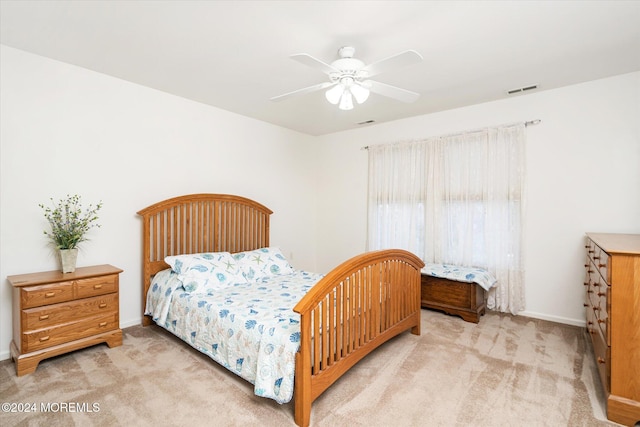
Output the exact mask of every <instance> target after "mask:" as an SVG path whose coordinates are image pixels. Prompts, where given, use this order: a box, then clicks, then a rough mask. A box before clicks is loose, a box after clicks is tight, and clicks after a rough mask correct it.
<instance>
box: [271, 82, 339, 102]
mask: <svg viewBox="0 0 640 427" xmlns="http://www.w3.org/2000/svg"><path fill="white" fill-rule="evenodd" d="M335 84H337V83H331V82H325V83H319V84H317V85H313V86H309V87H305V88H302V89H298V90H294V91H293V92H289V93H285V94H282V95H278V96H274V97H273V98H271V100H272V101H282V100H283V99H286V98H289V97H292V96H297V95H304V94H307V93H311V92H315V91H317V90H322V89H324V88H328V87H329V86H333V85H335Z"/></svg>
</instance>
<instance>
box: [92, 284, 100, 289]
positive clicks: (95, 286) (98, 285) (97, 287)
mask: <svg viewBox="0 0 640 427" xmlns="http://www.w3.org/2000/svg"><path fill="white" fill-rule="evenodd" d="M93 289H102V284H101V283H98V284H97V285H93Z"/></svg>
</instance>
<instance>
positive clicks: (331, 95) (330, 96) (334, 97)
mask: <svg viewBox="0 0 640 427" xmlns="http://www.w3.org/2000/svg"><path fill="white" fill-rule="evenodd" d="M343 93H344V86H342V84H337V85H335V86H334V87H332V88H331V89H329V90H328V91H326V92H325V93H324V96H325V97H326V98H327V101H329V102H330V103H332V104H333V105H337V104H338V102H340V97H341V96H342V94H343Z"/></svg>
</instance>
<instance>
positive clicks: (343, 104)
mask: <svg viewBox="0 0 640 427" xmlns="http://www.w3.org/2000/svg"><path fill="white" fill-rule="evenodd" d="M338 108H340V109H341V110H352V109H353V97H352V96H351V92H349V91H348V90H345V91H344V93H343V94H342V98H340V105H338Z"/></svg>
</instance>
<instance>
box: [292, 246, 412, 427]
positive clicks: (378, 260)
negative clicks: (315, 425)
mask: <svg viewBox="0 0 640 427" xmlns="http://www.w3.org/2000/svg"><path fill="white" fill-rule="evenodd" d="M422 267H424V263H423V262H422V260H420V259H419V258H418V257H416V256H415V255H413V254H412V253H410V252H407V251H404V250H399V249H389V250H381V251H374V252H368V253H364V254H361V255H358V256H356V257H354V258H352V259H350V260H348V261H346V262H344V263H343V264H341V265H340V266H338V267H336V268H335V269H334V270H332V271H331V272H330V273H329V274H327V275H326V276H325V277H324V278H323V279H322V280H321V281H320V282H318V283H317V284H316V285H315V286H314V287H313V288H312V289H311V290H310V291H309V292H308V293H307V295H305V297H304V298H303V299H302V300H301V301H300V302H299V303H298V304H297V305H296V306H295V308H294V311H295V312H297V313H299V314H300V316H301V320H300V323H301V332H300V334H301V336H300V343H301V344H300V351H299V352H298V353H297V355H296V377H295V396H294V399H295V421H296V424H298V425H299V426H303V427H306V426H308V425H309V422H310V417H311V403H312V402H313V401H314V400H315V399H316V398H317V397H318V396H320V394H322V392H324V391H325V390H326V389H327V388H328V387H329V386H331V384H333V383H334V382H335V381H336V380H337V379H338V378H340V377H341V376H342V375H343V374H344V373H345V372H347V371H348V370H349V369H350V368H351V367H352V366H353V365H355V364H356V363H357V362H358V361H360V360H361V359H362V358H363V357H365V356H366V355H367V354H368V353H370V352H371V351H373V350H374V349H375V348H376V347H378V346H380V345H381V344H383V343H384V342H386V341H388V340H389V339H391V338H393V337H394V336H396V335H398V334H400V333H402V332H404V331H406V330H408V329H411V333H413V334H416V335H419V334H420V269H421V268H422Z"/></svg>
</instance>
